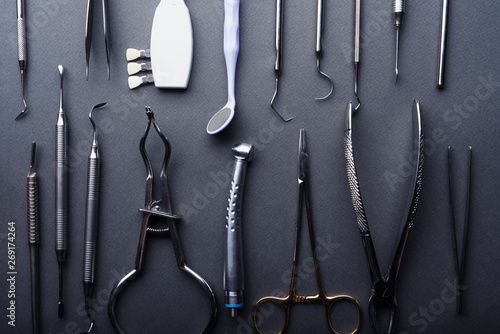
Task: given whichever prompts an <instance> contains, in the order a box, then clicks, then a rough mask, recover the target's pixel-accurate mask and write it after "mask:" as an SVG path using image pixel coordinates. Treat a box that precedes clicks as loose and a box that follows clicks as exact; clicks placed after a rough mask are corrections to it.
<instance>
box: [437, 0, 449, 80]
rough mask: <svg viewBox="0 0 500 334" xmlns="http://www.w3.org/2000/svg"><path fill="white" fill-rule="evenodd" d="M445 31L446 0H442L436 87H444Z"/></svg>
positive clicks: (446, 30)
mask: <svg viewBox="0 0 500 334" xmlns="http://www.w3.org/2000/svg"><path fill="white" fill-rule="evenodd" d="M447 32H448V0H443V11H442V14H441V39H440V42H439V68H438V78H437V86H438V88H444V71H445V65H446V36H447Z"/></svg>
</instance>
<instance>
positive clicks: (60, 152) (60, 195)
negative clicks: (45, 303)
mask: <svg viewBox="0 0 500 334" xmlns="http://www.w3.org/2000/svg"><path fill="white" fill-rule="evenodd" d="M58 68H59V76H60V79H61V87H60V90H59V112H58V114H57V125H56V187H55V189H56V191H55V198H56V257H57V264H58V265H59V303H58V305H59V306H58V317H59V318H62V317H63V316H64V303H63V300H62V299H63V298H62V295H63V274H62V267H63V263H64V262H65V261H66V252H67V249H68V160H67V156H68V149H67V125H66V115H65V113H64V109H63V76H64V68H63V66H62V65H59V66H58Z"/></svg>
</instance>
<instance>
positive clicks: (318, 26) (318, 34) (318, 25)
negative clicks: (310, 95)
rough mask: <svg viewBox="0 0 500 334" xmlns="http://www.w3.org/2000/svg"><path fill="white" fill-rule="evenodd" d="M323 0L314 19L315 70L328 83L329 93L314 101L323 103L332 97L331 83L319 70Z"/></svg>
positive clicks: (320, 0) (326, 75) (319, 3)
mask: <svg viewBox="0 0 500 334" xmlns="http://www.w3.org/2000/svg"><path fill="white" fill-rule="evenodd" d="M323 12H324V5H323V0H318V17H317V19H316V68H317V69H318V73H319V74H321V75H322V76H323V77H324V78H325V79H327V80H328V81H329V82H330V92H329V93H328V94H326V95H325V96H323V97H317V98H316V100H319V101H325V100H326V99H328V98H329V97H330V95H332V93H333V88H334V86H333V81H332V79H331V78H330V77H329V76H328V74H326V73H325V72H323V71H321V69H320V59H321V55H322V53H323V52H322V51H323V50H322V47H321V33H322V32H323V19H324V17H325V15H324V14H323Z"/></svg>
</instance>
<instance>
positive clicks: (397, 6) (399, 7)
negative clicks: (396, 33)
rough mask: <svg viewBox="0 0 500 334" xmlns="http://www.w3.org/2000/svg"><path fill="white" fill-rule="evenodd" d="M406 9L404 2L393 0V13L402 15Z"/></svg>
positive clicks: (403, 0) (402, 0)
mask: <svg viewBox="0 0 500 334" xmlns="http://www.w3.org/2000/svg"><path fill="white" fill-rule="evenodd" d="M405 9H406V1H405V0H394V13H404V12H405Z"/></svg>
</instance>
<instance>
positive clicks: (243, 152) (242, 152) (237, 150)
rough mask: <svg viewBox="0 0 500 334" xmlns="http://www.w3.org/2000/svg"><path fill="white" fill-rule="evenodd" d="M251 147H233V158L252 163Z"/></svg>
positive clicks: (244, 145) (242, 145)
mask: <svg viewBox="0 0 500 334" xmlns="http://www.w3.org/2000/svg"><path fill="white" fill-rule="evenodd" d="M253 151H254V148H253V145H250V144H245V143H243V144H239V145H236V146H235V147H233V153H234V157H235V158H236V159H241V160H247V161H249V162H250V161H252V159H253Z"/></svg>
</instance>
